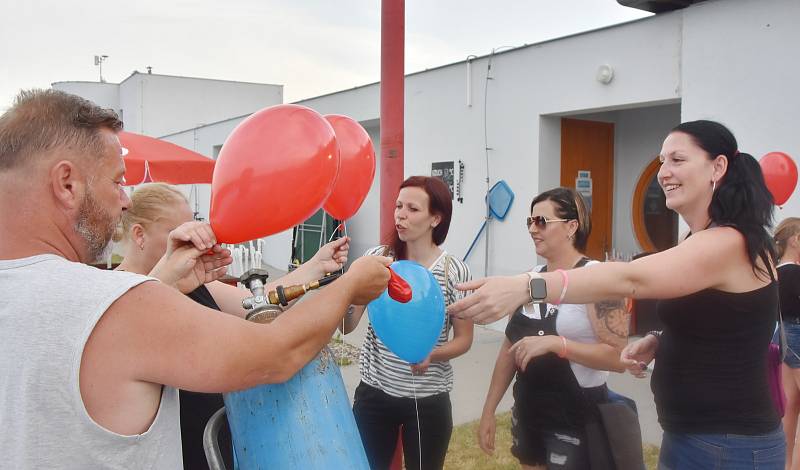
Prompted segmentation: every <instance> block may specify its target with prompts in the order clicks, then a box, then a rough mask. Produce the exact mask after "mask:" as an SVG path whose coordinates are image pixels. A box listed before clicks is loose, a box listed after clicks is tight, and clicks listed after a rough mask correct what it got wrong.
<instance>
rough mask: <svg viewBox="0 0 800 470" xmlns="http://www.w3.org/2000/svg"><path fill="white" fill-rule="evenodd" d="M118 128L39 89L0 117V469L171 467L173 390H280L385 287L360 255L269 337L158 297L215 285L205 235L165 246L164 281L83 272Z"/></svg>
mask: <svg viewBox="0 0 800 470" xmlns="http://www.w3.org/2000/svg"><path fill="white" fill-rule="evenodd" d="M121 127H122V123H121V122H120V121H119V120H118V118H117V116H116V114H115V113H114V112H113V111H110V110H104V109H100V108H98V107H97V106H95V105H94V104H93V103H91V102H89V101H86V100H84V99H82V98H79V97H77V96H73V95H69V94H67V93H63V92H60V91H55V90H46V91H28V92H22V93H20V95H19V96H18V97H17V100H16V102H15V104H14V105H13V106H12V107H11V108H10V109H8V111H6V112H5V113H4V114H3V115H2V116H0V390H2V395H0V423H2V426H3V436H4V437H3V438H2V439H0V456H2V459H3V466H4V467H6V466H7V467H8V468H76V469H84V468H114V469H117V468H119V469H123V468H154V469H156V468H157V469H162V468H167V469H177V468H181V466H182V463H181V445H180V428H179V426H178V409H177V407H178V403H177V392H176V389H177V388H181V389H185V390H191V391H197V392H226V391H231V390H237V389H243V388H248V387H252V386H255V385H258V384H261V383H275V382H282V381H285V380H287V379H288V378H290V377H291V376H292V375H294V373H295V372H297V371H298V370H299V369H300V368H302V367H303V366H304V365H305V364H306V363H307V362H308V361H310V360H311V359H312V358H313V357H314V356H315V355H316V354H317V352H318V351H319V350H320V349H321V348H322V347H323V346H324V345H325V344H326V343H327V342H328V340H329V339H330V336H331V334H332V332H333V331H334V329H335V328H336V326H337V324H339V323H340V322H341V319H342V315H343V314H344V312H345V311H346V310H347V306H348V305H350V304H365V303H367V302H369V301H370V300H372V299H373V298H375V297H377V296H378V295H379V294H380V293H381V292H382V291H383V290H385V289H386V284H387V282H388V279H389V272H388V270H387V269H386V266H387V265H388V263H389V260H388V259H379V258H376V257H365V258H361V259H360V260H359V261H356V262H355V263H353V265H352V266H351V267H350V269H349V270H348V272H347V274H345V275H344V276H342V277H341V278H340V279H339V280H337V281H336V283H337V286H338V288H337V289H326V290H324V291H322V292H320V293H319V294H318V295H317V296H314V297H313V298H310V299H308V300H307V301H305V302H303V303H301V304H299V305H297V306H295V307H293V308H292V309H291V310H290V311H289V313H287V314H285V315H283V316H281V317H280V319H279V321H275V322H274V323H272V324H270V325H260V324H255V323H250V322H245V321H242V320H241V319H238V318H235V317H232V316H228V315H221V314H219V312H216V311H212V310H209V309H207V308H205V307H202V306H200V305H198V304H196V303H195V302H193V301H192V300H190V299H188V298H186V297H185V296H184V295H182V294H181V293H180V292H179V291H178V290H176V289H175V288H173V287H172V286H171V285H169V284H176V283H177V281H178V280H180V281H181V282H183V283H184V284H183V285H186V283H194V285H195V286H196V285H199V284H200V283H203V282H208V281H209V280H212V279H215V278H216V277H219V276H220V275H221V273H222V271H220V270H219V269H218V268H220V266H222V265H224V264H226V263H229V262H230V259H229V258H228V257H227V253H224V252H222V251H220V249H219V247H218V246H217V245H216V241H215V240H214V239H213V233H211V231H210V229H206V232H205V233H204V235H205V239H204V241H203V242H198V243H195V244H194V246H192V245H189V244H188V243H187V244H186V245H183V246H178V245H180V242H176V246H174V247H173V249H171V250H169V254H168V255H167V258H166V259H165V260H162V261H164V263H161V264H160V266H158V267H157V270H159V271H158V272H156V273H151V275H157V277H159V278H161V279H162V280H164V281H165V282H154V281H157V279H154V278H152V277H146V276H139V275H135V274H130V273H124V272H116V271H101V270H98V269H95V268H93V267H91V266H87V265H86V263H89V262H92V261H94V260H95V259H96V258H98V256H99V255H100V254H101V253H102V252H103V251H104V249H105V247H106V246H107V244H108V242H109V240H110V239H111V235H112V233H113V231H114V228H115V227H116V224H117V222H118V221H119V218H120V215H121V214H122V211H123V210H124V209H125V208H126V207H127V205H128V203H129V202H130V201H129V200H128V197H127V195H126V194H125V193H124V192H123V190H122V183H123V177H124V173H125V166H124V162H123V160H122V157H121V147H120V144H119V140H118V138H117V135H116V133H117V132H118V131H119V130H120V129H121ZM209 249H211V250H212V251H214V254H212V255H206V254H205V253H207V252H208V250H209ZM198 260H200V261H198ZM200 265H204V266H207V270H206V271H205V272H202V271H204V270H203V269H200V268H198V269H194V268H193V267H195V266H200ZM179 278H180V279H179Z"/></svg>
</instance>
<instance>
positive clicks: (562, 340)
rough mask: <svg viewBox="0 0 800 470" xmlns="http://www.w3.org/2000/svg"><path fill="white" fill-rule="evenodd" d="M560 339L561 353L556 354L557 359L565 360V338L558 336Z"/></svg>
mask: <svg viewBox="0 0 800 470" xmlns="http://www.w3.org/2000/svg"><path fill="white" fill-rule="evenodd" d="M559 338H561V351H559V352H558V357H561V358H565V357H567V338H565V337H563V336H559Z"/></svg>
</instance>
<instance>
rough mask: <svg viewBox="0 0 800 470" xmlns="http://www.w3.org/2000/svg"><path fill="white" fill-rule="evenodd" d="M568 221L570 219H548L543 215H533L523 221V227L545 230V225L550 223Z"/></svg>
mask: <svg viewBox="0 0 800 470" xmlns="http://www.w3.org/2000/svg"><path fill="white" fill-rule="evenodd" d="M570 220H572V219H548V218H547V217H545V216H543V215H535V216H531V217H527V218H526V220H525V225H527V226H528V228H531V225H535V226H537V227H539V228H540V229H544V228H547V224H549V223H550V222H569V221H570Z"/></svg>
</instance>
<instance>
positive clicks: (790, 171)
mask: <svg viewBox="0 0 800 470" xmlns="http://www.w3.org/2000/svg"><path fill="white" fill-rule="evenodd" d="M758 163H759V164H760V165H761V172H762V173H764V180H765V181H766V182H767V188H769V192H771V193H772V198H773V199H775V204H776V205H778V206H782V205H784V204H786V201H788V200H789V196H791V195H792V193H793V192H794V188H795V186H797V165H795V163H794V160H792V157H790V156H789V155H787V154H785V153H783V152H770V153H768V154H766V155H764V156H763V157H761V160H760V161H759V162H758Z"/></svg>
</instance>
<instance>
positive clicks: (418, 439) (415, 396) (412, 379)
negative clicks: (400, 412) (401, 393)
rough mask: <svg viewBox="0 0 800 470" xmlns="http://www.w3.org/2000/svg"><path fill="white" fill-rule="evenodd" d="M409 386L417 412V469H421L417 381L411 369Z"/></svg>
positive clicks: (420, 434)
mask: <svg viewBox="0 0 800 470" xmlns="http://www.w3.org/2000/svg"><path fill="white" fill-rule="evenodd" d="M411 386H412V388H413V389H414V410H415V411H416V412H417V443H418V444H419V445H418V446H417V450H418V451H419V470H422V431H421V430H420V427H419V405H418V404H417V383H416V380H414V371H411Z"/></svg>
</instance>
